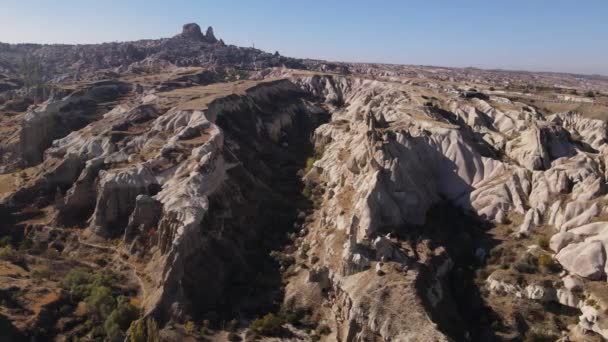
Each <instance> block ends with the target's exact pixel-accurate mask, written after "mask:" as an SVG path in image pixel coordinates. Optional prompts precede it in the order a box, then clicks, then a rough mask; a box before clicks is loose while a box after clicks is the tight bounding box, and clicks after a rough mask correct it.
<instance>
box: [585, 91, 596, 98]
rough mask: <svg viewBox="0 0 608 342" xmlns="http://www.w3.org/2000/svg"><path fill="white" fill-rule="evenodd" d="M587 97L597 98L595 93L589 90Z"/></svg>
mask: <svg viewBox="0 0 608 342" xmlns="http://www.w3.org/2000/svg"><path fill="white" fill-rule="evenodd" d="M585 96H587V97H595V94H594V93H593V91H591V90H589V91H588V92H586V93H585Z"/></svg>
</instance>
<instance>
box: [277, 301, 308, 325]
mask: <svg viewBox="0 0 608 342" xmlns="http://www.w3.org/2000/svg"><path fill="white" fill-rule="evenodd" d="M304 316H306V309H304V308H302V307H298V306H296V304H295V301H294V300H293V298H291V299H290V300H288V301H287V303H285V304H284V305H283V307H282V308H281V317H282V318H283V319H284V320H285V321H286V322H289V323H291V324H293V325H297V324H300V322H301V321H302V319H303V318H304Z"/></svg>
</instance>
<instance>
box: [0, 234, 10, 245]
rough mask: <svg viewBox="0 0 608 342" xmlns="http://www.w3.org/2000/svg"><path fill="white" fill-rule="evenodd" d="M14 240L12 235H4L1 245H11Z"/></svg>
mask: <svg viewBox="0 0 608 342" xmlns="http://www.w3.org/2000/svg"><path fill="white" fill-rule="evenodd" d="M12 240H13V238H12V237H11V236H10V235H8V236H4V237H3V238H2V239H0V247H4V246H8V245H10V244H11V242H12Z"/></svg>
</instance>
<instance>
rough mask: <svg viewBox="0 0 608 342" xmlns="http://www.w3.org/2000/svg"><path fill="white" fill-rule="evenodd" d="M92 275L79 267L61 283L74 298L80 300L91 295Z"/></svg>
mask: <svg viewBox="0 0 608 342" xmlns="http://www.w3.org/2000/svg"><path fill="white" fill-rule="evenodd" d="M91 282H92V275H91V273H90V272H89V271H88V270H87V269H86V268H82V267H77V268H74V269H72V270H71V271H70V272H69V273H68V274H66V276H65V277H64V278H63V280H62V281H61V287H62V288H63V289H65V290H67V291H68V292H69V294H70V296H72V297H73V298H75V299H76V300H80V299H83V298H85V297H86V296H88V295H89V290H90V289H89V285H90V283H91Z"/></svg>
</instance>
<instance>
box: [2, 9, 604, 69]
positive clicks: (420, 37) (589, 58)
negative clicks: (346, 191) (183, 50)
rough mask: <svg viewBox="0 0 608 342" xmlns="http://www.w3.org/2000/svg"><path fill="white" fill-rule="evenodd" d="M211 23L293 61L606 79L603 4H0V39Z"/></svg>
mask: <svg viewBox="0 0 608 342" xmlns="http://www.w3.org/2000/svg"><path fill="white" fill-rule="evenodd" d="M189 22H196V23H198V24H199V25H200V26H201V27H202V28H203V30H205V29H206V27H207V26H213V28H214V30H215V34H216V36H217V37H218V38H222V39H223V40H224V41H225V42H226V43H227V44H234V45H239V46H253V45H254V44H255V47H256V48H260V49H263V50H267V51H269V52H274V51H279V52H280V53H281V54H282V55H285V56H290V57H302V58H305V57H308V58H318V59H326V60H332V61H350V62H379V63H395V64H416V65H438V66H456V67H479V68H501V69H511V70H533V71H558V72H573V73H585V74H603V75H608V0H577V1H574V0H570V1H562V0H485V1H482V0H425V1H423V0H417V1H406V0H401V1H399V0H392V1H391V0H367V1H362V0H322V1H321V0H306V1H297V2H296V1H289V0H282V1H279V0H255V1H252V0H215V1H208V0H173V1H155V0H104V1H89V0H53V1H50V0H0V42H7V43H18V42H35V43H98V42H108V41H128V40H136V39H147V38H160V37H170V36H173V35H175V34H176V33H179V32H180V31H181V26H182V25H183V24H185V23H189Z"/></svg>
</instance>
